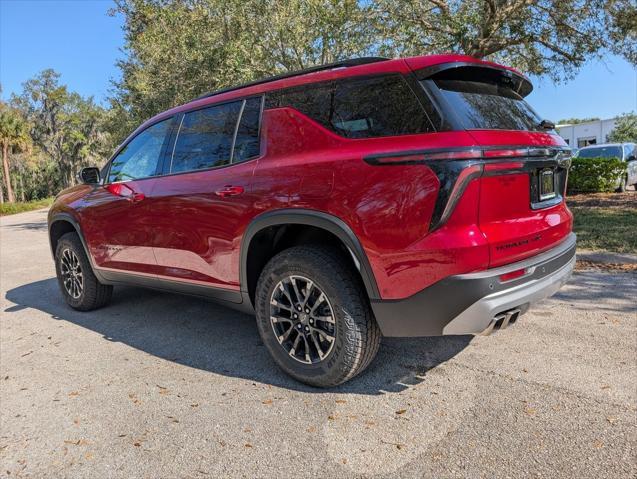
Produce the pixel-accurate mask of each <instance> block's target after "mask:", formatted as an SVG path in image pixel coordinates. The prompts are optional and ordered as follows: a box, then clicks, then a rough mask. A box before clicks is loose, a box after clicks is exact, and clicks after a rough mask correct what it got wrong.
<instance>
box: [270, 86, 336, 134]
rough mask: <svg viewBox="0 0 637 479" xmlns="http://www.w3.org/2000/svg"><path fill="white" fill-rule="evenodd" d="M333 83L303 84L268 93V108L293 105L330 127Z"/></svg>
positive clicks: (292, 106)
mask: <svg viewBox="0 0 637 479" xmlns="http://www.w3.org/2000/svg"><path fill="white" fill-rule="evenodd" d="M333 90H334V85H333V83H331V82H329V83H317V84H314V85H302V86H301V87H295V88H290V89H289V90H283V91H278V92H273V93H270V94H268V97H267V98H266V106H265V107H266V108H277V107H291V108H294V109H295V110H298V111H300V112H301V113H303V114H304V115H306V116H308V117H310V118H311V119H312V120H314V121H316V122H318V123H320V124H321V125H323V126H326V127H328V128H329V127H330V110H331V104H332V93H333Z"/></svg>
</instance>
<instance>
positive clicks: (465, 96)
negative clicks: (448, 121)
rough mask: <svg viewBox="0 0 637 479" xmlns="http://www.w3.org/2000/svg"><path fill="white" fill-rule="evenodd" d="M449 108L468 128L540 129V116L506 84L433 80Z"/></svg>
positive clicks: (464, 126) (463, 125)
mask: <svg viewBox="0 0 637 479" xmlns="http://www.w3.org/2000/svg"><path fill="white" fill-rule="evenodd" d="M435 85H436V86H437V87H438V89H439V90H440V92H441V93H442V96H443V97H444V98H445V100H446V101H447V103H448V106H449V108H450V109H451V110H452V111H453V113H455V115H456V116H457V117H459V120H460V122H461V124H462V127H463V128H465V129H467V130H472V129H486V130H540V129H541V128H540V126H539V125H540V122H541V121H542V119H541V118H540V117H539V116H538V115H537V113H535V111H533V109H532V108H531V107H530V106H529V104H528V103H527V102H525V101H524V99H523V98H522V97H521V96H520V95H519V94H518V93H516V92H515V91H513V90H512V89H511V88H509V87H508V86H507V85H505V84H499V83H496V82H493V83H489V82H482V81H470V80H454V79H438V80H435Z"/></svg>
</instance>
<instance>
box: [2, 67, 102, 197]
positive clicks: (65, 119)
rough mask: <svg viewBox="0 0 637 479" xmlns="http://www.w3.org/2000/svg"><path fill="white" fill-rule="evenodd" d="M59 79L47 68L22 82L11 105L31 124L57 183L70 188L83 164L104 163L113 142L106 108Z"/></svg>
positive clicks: (40, 150)
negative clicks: (108, 128)
mask: <svg viewBox="0 0 637 479" xmlns="http://www.w3.org/2000/svg"><path fill="white" fill-rule="evenodd" d="M59 78H60V75H59V74H58V73H56V72H55V71H53V70H50V69H49V70H44V71H43V72H41V73H40V74H38V75H37V76H36V77H35V78H32V79H30V80H28V81H26V82H25V83H24V84H23V92H22V94H21V95H19V96H14V97H13V98H12V104H13V105H14V106H15V107H16V108H18V109H20V110H21V111H22V112H23V113H24V115H25V116H26V118H27V119H28V120H29V122H30V124H31V125H32V126H31V129H30V132H29V133H30V135H31V138H32V139H33V143H34V144H35V146H36V147H37V149H38V151H39V152H40V153H41V156H42V155H44V157H46V158H47V159H49V160H51V161H52V162H53V163H54V164H55V166H56V169H57V172H55V177H56V178H55V180H56V181H55V183H56V184H57V185H59V186H62V187H67V186H71V185H72V184H74V182H75V173H76V172H77V171H78V170H79V169H80V168H81V167H83V166H88V165H101V164H103V163H104V162H105V160H106V159H107V158H108V156H109V155H110V151H111V150H112V147H113V145H112V143H111V140H110V135H109V134H108V133H107V132H106V124H107V122H106V121H107V112H106V110H104V108H102V107H100V106H98V105H96V104H95V102H94V101H93V98H92V97H88V98H83V97H82V96H80V95H79V94H78V93H75V92H69V91H68V89H67V87H66V85H60V83H59ZM52 193H53V192H52V191H51V192H48V194H49V195H50V194H52Z"/></svg>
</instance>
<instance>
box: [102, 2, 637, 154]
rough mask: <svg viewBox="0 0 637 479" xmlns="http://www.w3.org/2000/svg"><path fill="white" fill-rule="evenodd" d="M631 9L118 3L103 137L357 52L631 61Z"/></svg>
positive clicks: (518, 61)
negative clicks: (120, 28) (119, 24)
mask: <svg viewBox="0 0 637 479" xmlns="http://www.w3.org/2000/svg"><path fill="white" fill-rule="evenodd" d="M631 2H633V0H608V1H603V0H511V1H506V2H504V1H492V0H477V1H475V2H473V1H472V2H469V1H464V2H458V1H452V0H371V1H362V0H358V1H357V0H341V1H335V0H286V1H276V2H273V1H267V0H116V2H115V3H116V7H115V8H114V9H113V12H112V13H113V14H121V15H123V17H124V20H125V24H124V31H125V35H126V43H125V48H124V51H125V53H126V57H125V58H124V59H123V60H121V61H120V62H119V66H120V68H121V71H122V77H121V80H120V81H118V82H117V83H116V85H115V87H116V89H115V93H114V95H113V97H112V98H111V106H112V112H113V115H112V116H111V123H110V125H111V127H112V128H111V130H110V131H112V132H113V135H114V136H115V138H116V139H117V141H118V142H119V141H121V140H123V139H124V137H125V136H126V134H127V133H128V132H130V131H131V130H132V129H133V128H134V127H135V126H137V125H138V124H139V123H140V122H141V121H143V120H145V119H147V118H149V117H151V116H153V115H155V114H157V113H159V112H160V111H163V110H165V109H167V108H170V107H173V106H176V105H178V104H181V103H184V102H186V101H188V100H190V99H192V98H195V97H197V96H199V95H201V94H202V93H205V92H208V91H212V90H215V89H219V88H223V87H226V86H229V85H234V84H238V83H242V82H246V81H249V80H253V79H255V78H261V77H264V76H268V75H274V74H277V73H281V72H284V71H291V70H298V69H301V68H305V67H308V66H312V65H318V64H323V63H327V62H331V61H335V60H339V59H344V58H349V57H355V56H362V55H376V54H383V55H387V56H390V57H391V56H408V55H424V54H431V53H444V52H458V53H465V54H469V55H473V56H476V57H479V58H487V59H491V60H496V61H502V62H504V63H505V64H508V65H511V66H514V67H517V68H519V69H520V70H522V71H524V72H526V73H532V74H536V75H548V76H550V77H552V78H554V79H555V80H560V79H564V78H569V77H572V76H573V75H574V73H575V72H576V71H577V69H579V67H581V66H582V65H583V64H584V62H586V61H588V60H590V59H591V58H595V57H600V56H601V55H602V52H603V51H604V50H605V49H611V50H612V51H614V52H616V53H620V54H624V55H625V56H626V57H628V58H631V55H634V53H635V52H636V51H637V39H635V38H634V37H633V36H631V34H630V31H631V25H630V24H627V23H626V22H625V21H624V15H625V14H626V12H632V11H633V10H634V8H633V6H632V3H631ZM619 37H621V38H622V41H621V42H619V41H618V40H617V38H619Z"/></svg>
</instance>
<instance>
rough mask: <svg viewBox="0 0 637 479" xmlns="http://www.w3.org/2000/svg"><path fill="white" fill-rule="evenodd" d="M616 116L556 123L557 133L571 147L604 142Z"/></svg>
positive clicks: (613, 126)
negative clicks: (562, 123)
mask: <svg viewBox="0 0 637 479" xmlns="http://www.w3.org/2000/svg"><path fill="white" fill-rule="evenodd" d="M616 120H617V118H610V119H608V120H595V121H588V122H586V123H577V124H574V125H557V126H556V127H555V129H556V130H557V132H558V134H559V135H560V136H561V137H562V138H564V139H565V140H566V143H568V144H569V145H570V146H572V147H573V148H582V147H583V146H588V145H599V144H601V143H606V135H608V134H609V133H610V132H611V131H612V129H613V128H615V121H616Z"/></svg>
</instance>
